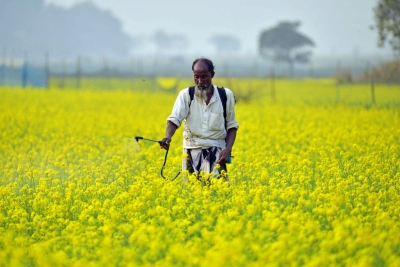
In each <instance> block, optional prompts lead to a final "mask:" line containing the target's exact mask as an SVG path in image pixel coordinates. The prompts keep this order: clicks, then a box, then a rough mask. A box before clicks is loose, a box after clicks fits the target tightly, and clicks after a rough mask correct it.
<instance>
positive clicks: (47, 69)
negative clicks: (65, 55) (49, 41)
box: [44, 52, 50, 89]
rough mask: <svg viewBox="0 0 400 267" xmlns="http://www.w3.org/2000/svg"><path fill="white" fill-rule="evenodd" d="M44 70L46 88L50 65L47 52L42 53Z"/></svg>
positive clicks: (48, 85) (48, 83) (48, 86)
mask: <svg viewBox="0 0 400 267" xmlns="http://www.w3.org/2000/svg"><path fill="white" fill-rule="evenodd" d="M44 71H45V75H46V88H47V89H49V88H50V66H49V52H46V54H45V55H44Z"/></svg>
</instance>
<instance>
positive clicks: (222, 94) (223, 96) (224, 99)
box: [189, 86, 228, 129]
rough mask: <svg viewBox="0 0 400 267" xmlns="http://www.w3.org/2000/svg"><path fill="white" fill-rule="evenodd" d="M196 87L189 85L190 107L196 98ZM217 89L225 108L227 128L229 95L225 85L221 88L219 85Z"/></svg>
mask: <svg viewBox="0 0 400 267" xmlns="http://www.w3.org/2000/svg"><path fill="white" fill-rule="evenodd" d="M194 88H195V87H194V86H190V87H189V96H190V102H189V109H190V105H191V104H192V101H193V98H194ZM217 89H218V94H219V97H220V98H221V102H222V107H223V108H224V119H225V129H226V102H227V101H228V97H227V96H226V91H225V88H224V87H221V88H219V87H217Z"/></svg>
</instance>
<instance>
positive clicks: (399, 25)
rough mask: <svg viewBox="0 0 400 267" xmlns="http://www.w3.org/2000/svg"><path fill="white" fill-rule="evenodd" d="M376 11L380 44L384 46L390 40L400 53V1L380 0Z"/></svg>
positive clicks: (395, 49)
mask: <svg viewBox="0 0 400 267" xmlns="http://www.w3.org/2000/svg"><path fill="white" fill-rule="evenodd" d="M374 13H375V22H376V28H377V29H378V34H379V39H378V45H379V46H380V47H382V46H383V45H384V44H385V43H386V41H388V42H389V44H390V45H391V47H392V49H393V51H394V52H395V53H396V54H400V1H399V0H379V2H378V5H377V6H376V7H375V8H374Z"/></svg>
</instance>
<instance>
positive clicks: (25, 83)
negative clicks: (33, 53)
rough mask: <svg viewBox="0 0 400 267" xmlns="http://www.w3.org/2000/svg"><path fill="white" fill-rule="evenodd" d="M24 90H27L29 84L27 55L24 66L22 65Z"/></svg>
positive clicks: (25, 55)
mask: <svg viewBox="0 0 400 267" xmlns="http://www.w3.org/2000/svg"><path fill="white" fill-rule="evenodd" d="M21 78H22V83H21V84H22V88H25V87H26V86H27V84H28V57H27V54H26V53H25V54H24V64H23V65H22V75H21Z"/></svg>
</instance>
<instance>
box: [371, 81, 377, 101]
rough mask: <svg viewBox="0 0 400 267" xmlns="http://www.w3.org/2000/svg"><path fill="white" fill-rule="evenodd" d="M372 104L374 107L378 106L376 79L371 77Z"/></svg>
mask: <svg viewBox="0 0 400 267" xmlns="http://www.w3.org/2000/svg"><path fill="white" fill-rule="evenodd" d="M371 103H372V105H375V104H376V101H375V83H374V77H373V76H372V75H371Z"/></svg>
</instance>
